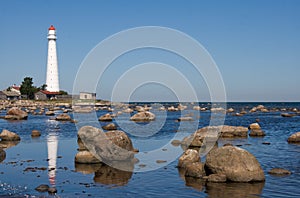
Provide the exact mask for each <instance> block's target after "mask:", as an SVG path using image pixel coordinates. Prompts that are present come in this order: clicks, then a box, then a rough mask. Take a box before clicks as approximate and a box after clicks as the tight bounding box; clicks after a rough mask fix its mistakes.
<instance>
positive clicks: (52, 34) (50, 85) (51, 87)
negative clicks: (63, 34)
mask: <svg viewBox="0 0 300 198" xmlns="http://www.w3.org/2000/svg"><path fill="white" fill-rule="evenodd" d="M47 38H48V57H47V76H46V85H47V88H46V90H47V91H49V92H59V79H58V63H57V53H56V30H55V27H54V26H53V25H51V26H50V28H49V29H48V37H47Z"/></svg>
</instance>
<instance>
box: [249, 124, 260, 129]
mask: <svg viewBox="0 0 300 198" xmlns="http://www.w3.org/2000/svg"><path fill="white" fill-rule="evenodd" d="M248 129H250V130H252V129H256V130H258V129H260V126H259V124H258V123H252V124H250V125H249V127H248Z"/></svg>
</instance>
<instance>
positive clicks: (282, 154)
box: [0, 103, 300, 197]
mask: <svg viewBox="0 0 300 198" xmlns="http://www.w3.org/2000/svg"><path fill="white" fill-rule="evenodd" d="M259 104H261V103H259ZM166 105H170V104H166ZM202 105H203V106H205V105H207V104H206V103H205V104H202ZM257 105H258V103H229V104H228V105H227V106H228V107H233V108H234V109H236V110H242V109H245V110H249V109H251V108H252V107H253V106H257ZM263 105H265V107H267V108H282V107H285V108H294V107H295V108H298V109H300V103H285V104H284V103H263ZM189 109H191V105H190V108H189ZM188 112H190V113H194V115H193V117H194V118H195V119H196V117H197V116H198V115H197V114H196V112H194V111H193V110H189V111H188ZM57 113H60V112H59V111H58V112H57ZM105 113H107V112H106V111H99V112H97V116H100V115H103V114H105ZM280 113H281V112H269V113H251V114H250V113H248V114H246V115H244V116H242V117H237V116H233V115H227V117H226V120H225V124H228V125H234V126H246V127H247V126H248V125H249V124H251V123H253V122H255V120H256V119H260V125H261V128H262V129H263V130H264V131H265V133H266V136H265V137H264V138H252V137H248V138H246V139H219V145H222V144H224V143H232V144H234V145H241V148H244V149H246V150H248V151H249V152H251V153H252V154H253V155H254V156H255V157H256V158H257V159H258V161H259V162H260V164H261V166H262V168H263V170H264V171H265V175H266V182H265V183H254V184H237V183H228V184H207V185H205V184H202V183H201V181H199V180H196V179H193V178H184V177H183V176H182V175H181V174H180V172H179V171H178V169H177V168H176V165H177V160H175V161H170V162H168V163H165V164H166V165H165V164H161V165H160V166H161V168H159V169H156V170H153V171H147V172H126V171H121V170H117V169H114V168H111V167H109V166H104V165H102V166H101V165H75V163H74V157H75V154H76V153H77V148H78V145H77V129H76V126H75V125H74V124H73V123H70V122H57V121H51V120H49V117H46V116H34V115H30V116H29V118H28V120H27V121H14V122H11V121H6V120H1V119H0V130H2V129H8V130H10V131H14V132H17V133H18V134H19V135H20V137H21V141H20V142H19V143H17V142H16V143H15V144H16V145H9V146H11V147H10V148H8V149H6V159H5V160H4V161H2V162H1V163H0V197H3V196H9V195H12V196H13V197H17V196H21V197H23V196H24V195H28V196H49V195H48V193H39V192H37V191H35V190H34V189H35V187H37V186H38V185H40V184H48V185H55V186H56V188H57V190H58V193H57V195H56V196H58V197H90V196H92V197H109V196H113V197H124V196H130V197H141V196H142V197H162V196H163V197H167V196H168V197H169V196H175V197H194V196H196V197H300V189H299V185H300V145H296V144H288V143H287V141H286V140H287V138H288V137H289V136H290V135H291V134H292V133H295V132H297V131H300V116H295V117H292V118H284V117H281V116H280ZM0 114H1V115H3V114H5V112H1V113H0ZM85 116H87V117H88V115H86V114H85ZM200 116H201V118H200V120H199V123H197V126H198V128H201V127H203V126H206V125H208V124H209V118H210V113H209V112H201V114H200ZM178 117H180V113H179V112H169V113H168V116H167V119H166V123H165V124H164V125H163V127H162V128H161V130H160V131H159V132H158V133H155V134H151V136H147V137H143V136H139V135H138V134H129V136H130V137H131V138H132V141H133V144H134V147H136V148H138V149H139V150H140V153H144V154H145V155H147V153H150V151H152V150H154V149H160V150H161V148H162V147H164V145H165V144H166V143H168V142H169V141H170V140H171V139H172V138H174V137H176V135H178V134H180V137H181V136H182V137H184V136H185V135H187V134H189V133H192V132H194V131H191V130H192V129H191V128H189V125H188V124H187V125H185V126H184V127H182V128H180V130H179V131H178V127H179V123H178V122H175V120H176V119H177V118H178ZM120 122H123V124H124V123H125V124H126V123H129V122H130V121H128V120H120ZM187 123H188V122H187ZM101 124H105V123H101ZM119 124H121V125H122V123H119ZM190 125H193V124H192V123H191V124H190ZM135 127H136V126H135ZM33 129H37V130H40V131H41V132H42V136H41V137H39V138H34V139H32V138H31V137H30V134H31V131H32V130H33ZM176 131H177V132H176ZM145 133H147V131H145ZM51 137H55V138H56V139H57V141H55V139H53V138H52V139H51ZM175 139H177V138H175ZM47 142H48V143H47ZM53 142H57V144H58V150H57V157H56V159H55V161H51V163H52V162H55V164H56V170H55V171H48V170H47V169H48V165H49V164H50V162H49V161H48V160H47V159H48V158H49V157H48V148H47V146H49V143H50V145H51V143H53ZM263 142H270V143H271V144H270V145H265V144H262V143H263ZM52 145H53V144H52ZM174 148H175V147H174ZM177 149H178V147H177ZM179 149H180V148H179ZM170 150H172V149H170V148H169V149H168V150H167V151H170ZM167 151H166V152H167ZM162 152H163V151H162ZM137 158H139V156H137ZM162 160H163V159H162ZM204 160H205V159H204V158H203V159H202V161H204ZM135 166H136V167H135V168H136V169H135V170H136V171H141V170H142V168H141V167H139V166H138V164H137V165H135ZM148 166H150V165H148ZM28 167H33V168H34V167H37V168H39V169H38V170H34V172H33V171H31V170H30V169H28ZM146 167H147V166H146ZM274 167H281V168H285V169H288V170H290V171H292V175H290V176H287V177H274V176H271V175H269V174H268V173H267V171H268V170H270V169H271V168H274ZM43 168H46V170H43ZM95 172H96V173H95ZM53 174H54V175H53ZM49 178H50V180H49Z"/></svg>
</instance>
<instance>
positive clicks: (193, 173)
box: [184, 162, 205, 178]
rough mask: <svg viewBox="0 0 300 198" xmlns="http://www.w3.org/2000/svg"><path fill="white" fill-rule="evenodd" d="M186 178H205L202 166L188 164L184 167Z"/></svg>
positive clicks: (198, 163)
mask: <svg viewBox="0 0 300 198" xmlns="http://www.w3.org/2000/svg"><path fill="white" fill-rule="evenodd" d="M184 176H186V177H196V178H202V177H204V176H205V170H204V164H203V163H201V162H194V163H188V164H186V166H185V174H184Z"/></svg>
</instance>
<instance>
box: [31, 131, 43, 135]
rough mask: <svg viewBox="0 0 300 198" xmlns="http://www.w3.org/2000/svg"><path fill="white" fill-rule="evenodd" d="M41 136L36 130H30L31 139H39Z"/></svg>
mask: <svg viewBox="0 0 300 198" xmlns="http://www.w3.org/2000/svg"><path fill="white" fill-rule="evenodd" d="M40 136H41V132H40V131H38V130H32V131H31V137H40Z"/></svg>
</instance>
